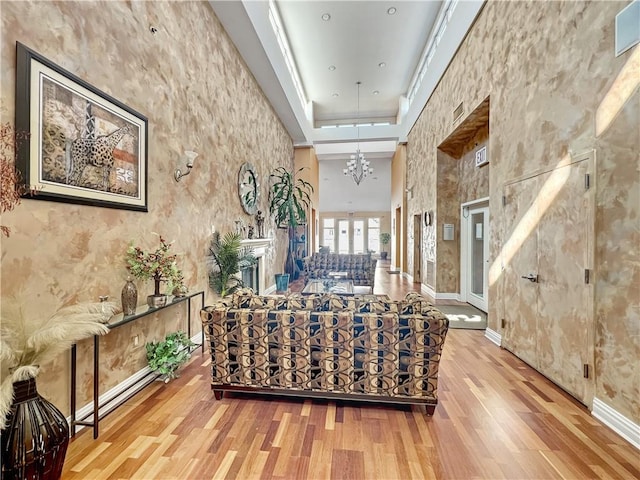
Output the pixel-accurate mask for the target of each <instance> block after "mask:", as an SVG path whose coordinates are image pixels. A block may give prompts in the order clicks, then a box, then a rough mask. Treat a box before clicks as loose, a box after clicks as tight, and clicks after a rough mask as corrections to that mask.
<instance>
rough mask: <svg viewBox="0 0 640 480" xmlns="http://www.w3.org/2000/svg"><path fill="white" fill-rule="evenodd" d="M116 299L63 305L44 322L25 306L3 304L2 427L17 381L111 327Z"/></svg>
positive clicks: (0, 340)
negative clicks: (27, 314)
mask: <svg viewBox="0 0 640 480" xmlns="http://www.w3.org/2000/svg"><path fill="white" fill-rule="evenodd" d="M116 308H117V307H116V304H115V303H112V302H99V303H80V304H77V305H71V306H68V307H64V308H61V309H60V310H58V311H57V312H56V313H55V314H54V315H53V316H51V317H50V318H49V319H48V320H45V321H44V322H43V321H42V320H41V319H39V318H25V316H24V314H23V312H22V310H21V309H20V308H19V307H17V306H15V305H11V304H8V303H7V304H5V305H3V310H4V312H5V314H3V316H2V324H1V325H0V370H1V371H0V375H1V376H0V378H2V384H1V385H0V427H1V428H5V427H6V421H7V415H8V414H9V412H10V411H11V406H12V403H13V384H14V383H15V382H19V381H22V380H28V379H29V378H35V377H37V375H38V373H39V372H40V365H42V364H45V363H47V362H50V361H51V360H53V359H54V358H55V357H56V356H58V355H59V354H61V353H62V352H64V351H65V350H68V349H69V348H71V346H72V345H73V344H74V343H76V342H77V341H78V340H82V339H83V338H87V337H91V336H93V335H103V334H105V333H107V332H108V331H109V328H108V327H107V326H106V325H105V324H104V322H106V321H107V320H108V319H109V318H110V317H111V316H112V315H113V314H114V312H115V311H116Z"/></svg>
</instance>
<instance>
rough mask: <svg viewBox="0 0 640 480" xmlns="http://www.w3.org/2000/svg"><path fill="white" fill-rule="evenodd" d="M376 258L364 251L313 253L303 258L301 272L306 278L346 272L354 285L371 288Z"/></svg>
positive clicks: (324, 276)
mask: <svg viewBox="0 0 640 480" xmlns="http://www.w3.org/2000/svg"><path fill="white" fill-rule="evenodd" d="M376 262H377V260H376V259H375V258H373V257H372V256H371V254H368V253H365V254H360V253H352V254H346V253H318V252H316V253H313V254H311V255H310V256H308V257H305V258H304V265H303V274H304V276H305V279H306V280H310V279H312V278H327V276H328V274H329V272H347V279H350V280H353V284H354V285H361V286H369V287H372V288H373V282H374V280H375V276H376Z"/></svg>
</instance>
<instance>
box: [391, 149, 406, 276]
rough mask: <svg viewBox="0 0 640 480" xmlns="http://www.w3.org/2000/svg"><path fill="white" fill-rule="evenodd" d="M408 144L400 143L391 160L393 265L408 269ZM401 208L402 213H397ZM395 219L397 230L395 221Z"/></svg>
mask: <svg viewBox="0 0 640 480" xmlns="http://www.w3.org/2000/svg"><path fill="white" fill-rule="evenodd" d="M406 170H407V145H406V144H402V145H398V147H397V148H396V152H395V153H394V154H393V159H392V160H391V222H392V224H391V225H392V228H391V230H392V232H391V235H392V238H391V252H392V253H391V254H390V255H389V257H390V258H391V266H392V267H395V268H396V269H399V270H400V271H403V272H404V271H406V269H407V234H406V233H407V232H406V230H407V215H406V213H407V205H406V198H407V196H406V194H405V189H406V185H407V176H406ZM397 209H400V215H396V211H397ZM394 219H395V232H394V231H393V221H394Z"/></svg>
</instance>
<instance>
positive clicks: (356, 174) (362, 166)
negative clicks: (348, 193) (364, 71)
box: [342, 82, 373, 185]
mask: <svg viewBox="0 0 640 480" xmlns="http://www.w3.org/2000/svg"><path fill="white" fill-rule="evenodd" d="M361 83H362V82H356V85H358V112H357V114H356V122H357V121H358V119H359V117H360V84H361ZM356 129H357V133H358V145H357V147H356V153H355V154H352V155H351V158H350V159H349V160H347V168H345V169H343V170H342V172H343V173H344V174H345V175H351V178H353V181H354V182H356V185H360V182H362V180H364V179H365V178H367V177H368V176H369V175H371V174H373V168H371V167H369V164H370V162H369V160H365V158H364V154H363V153H362V152H360V125H358V124H356Z"/></svg>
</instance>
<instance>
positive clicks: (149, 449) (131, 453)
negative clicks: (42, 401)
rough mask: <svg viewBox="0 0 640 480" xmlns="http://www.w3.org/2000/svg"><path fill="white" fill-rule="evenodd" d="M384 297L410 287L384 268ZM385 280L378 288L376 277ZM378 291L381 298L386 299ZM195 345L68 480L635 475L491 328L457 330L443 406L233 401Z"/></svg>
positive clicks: (603, 434)
mask: <svg viewBox="0 0 640 480" xmlns="http://www.w3.org/2000/svg"><path fill="white" fill-rule="evenodd" d="M378 273H379V275H378V276H377V277H376V284H377V287H376V293H382V291H385V292H386V293H389V294H390V295H391V296H392V297H394V298H399V297H401V296H403V295H404V294H405V293H406V292H407V291H410V290H412V289H413V285H410V284H408V283H407V282H406V280H403V279H402V278H401V277H400V276H399V275H389V274H388V273H386V272H385V271H379V272H378ZM378 280H380V281H378ZM381 289H383V290H381ZM209 375H210V360H209V358H208V355H204V356H203V355H202V354H201V353H200V350H197V351H196V352H195V353H194V356H193V359H192V361H191V362H190V363H189V364H188V365H187V366H186V367H185V368H184V370H183V371H182V374H181V377H180V378H179V379H177V380H175V381H173V382H171V383H169V384H164V383H161V382H156V383H154V384H152V385H151V386H149V387H147V388H146V389H145V390H143V391H142V392H141V393H140V394H138V395H137V396H135V397H134V398H132V399H131V400H129V402H128V403H126V404H125V405H124V406H122V407H120V409H118V410H117V411H116V412H114V413H113V414H112V415H110V416H109V417H107V418H106V419H105V420H103V421H102V422H101V424H100V427H101V434H100V437H99V438H98V439H97V440H94V439H93V437H92V435H91V432H90V431H89V429H85V430H84V431H82V432H81V433H79V434H78V435H77V436H76V438H75V439H74V440H72V442H71V444H70V445H69V450H68V453H67V460H66V463H65V470H64V474H63V479H91V480H93V479H96V480H97V479H119V478H122V479H129V478H137V479H210V478H220V479H223V478H227V479H242V480H244V479H252V478H255V479H325V478H331V479H357V480H361V479H385V480H387V479H389V480H390V479H403V480H404V479H432V478H433V479H473V478H475V479H502V478H505V479H555V478H565V479H586V478H606V479H632V478H635V479H637V478H640V452H638V450H636V449H635V448H634V447H633V446H631V445H630V444H629V443H627V442H626V441H625V440H623V439H622V438H621V437H619V436H618V435H617V434H615V433H614V432H613V431H611V430H610V429H608V428H607V427H605V426H603V425H602V424H601V423H600V422H598V421H597V420H596V419H594V418H593V417H592V416H591V415H590V414H589V412H588V411H587V409H586V408H584V407H583V406H582V405H580V404H579V403H577V402H576V401H575V400H573V399H572V398H571V397H570V396H568V395H567V394H565V393H564V392H563V391H562V390H560V389H558V388H557V387H556V386H554V385H553V384H552V383H551V382H549V381H548V380H546V379H545V378H544V377H542V376H541V375H539V374H538V373H537V372H536V371H534V370H533V369H531V368H530V367H528V366H527V365H525V364H524V363H523V362H521V361H520V360H518V359H517V358H516V357H515V356H513V355H512V354H510V353H509V352H507V351H505V350H502V349H500V348H499V347H497V346H496V345H494V344H492V343H491V342H490V341H489V340H487V339H486V338H485V337H484V332H483V331H478V330H450V331H449V334H448V336H447V340H446V343H445V346H444V352H443V357H442V361H441V364H440V380H439V387H438V392H439V404H438V406H437V408H436V411H435V414H434V416H433V417H427V416H426V415H425V413H424V407H415V406H413V407H411V406H383V405H374V404H362V403H360V404H358V403H351V402H340V401H337V402H334V401H322V400H313V401H312V400H304V399H299V400H298V399H291V398H286V399H282V398H277V397H265V396H251V395H240V394H236V395H232V394H226V395H225V397H224V399H223V400H221V401H216V400H215V399H214V397H213V392H212V391H211V390H210V388H209Z"/></svg>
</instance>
